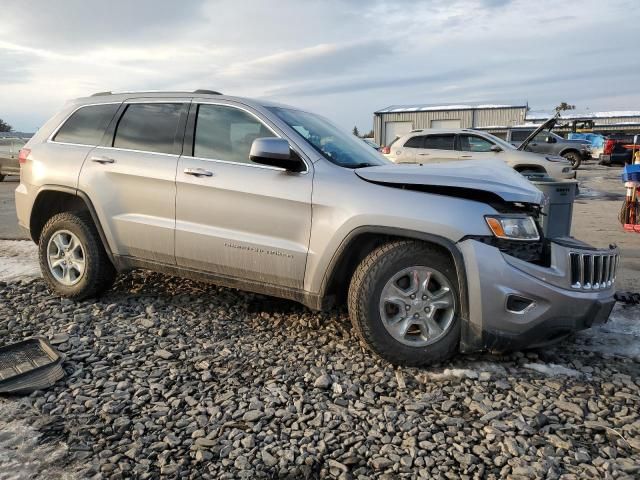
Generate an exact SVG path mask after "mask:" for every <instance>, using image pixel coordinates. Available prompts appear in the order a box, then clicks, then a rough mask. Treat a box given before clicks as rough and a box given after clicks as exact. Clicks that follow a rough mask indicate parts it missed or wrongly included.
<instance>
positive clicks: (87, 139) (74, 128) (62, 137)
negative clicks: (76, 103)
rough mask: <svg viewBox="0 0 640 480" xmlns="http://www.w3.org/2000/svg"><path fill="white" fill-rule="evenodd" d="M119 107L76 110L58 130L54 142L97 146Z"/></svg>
mask: <svg viewBox="0 0 640 480" xmlns="http://www.w3.org/2000/svg"><path fill="white" fill-rule="evenodd" d="M118 107H120V104H118V103H109V104H105V105H88V106H86V107H81V108H79V109H78V110H76V111H75V112H74V113H73V115H71V116H70V117H69V119H68V120H67V121H66V122H65V123H64V125H63V126H62V127H61V128H60V130H58V133H56V135H55V137H53V141H54V142H61V143H75V144H81V145H99V144H100V141H101V140H102V135H104V131H105V130H106V129H107V127H108V126H109V122H111V119H112V118H113V116H114V115H115V114H116V111H117V110H118Z"/></svg>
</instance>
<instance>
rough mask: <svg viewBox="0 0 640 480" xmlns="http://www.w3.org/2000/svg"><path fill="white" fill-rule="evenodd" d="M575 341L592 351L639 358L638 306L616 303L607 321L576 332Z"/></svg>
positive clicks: (639, 328) (639, 319) (579, 346)
mask: <svg viewBox="0 0 640 480" xmlns="http://www.w3.org/2000/svg"><path fill="white" fill-rule="evenodd" d="M577 343H579V344H578V345H577V346H578V348H582V349H585V350H589V351H592V352H598V353H605V354H610V355H617V356H620V357H629V358H635V359H640V306H638V305H622V304H619V303H618V304H616V306H615V307H614V309H613V312H611V317H610V318H609V321H608V322H607V323H605V324H604V325H599V326H597V327H593V328H590V329H588V330H583V331H582V332H580V333H578V335H577Z"/></svg>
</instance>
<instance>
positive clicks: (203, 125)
mask: <svg viewBox="0 0 640 480" xmlns="http://www.w3.org/2000/svg"><path fill="white" fill-rule="evenodd" d="M273 136H274V135H273V133H271V130H269V129H268V128H267V127H265V126H264V124H263V123H262V122H260V120H258V119H257V118H256V117H254V116H253V115H251V114H249V113H247V112H245V111H244V110H239V109H237V108H233V107H225V106H222V105H200V106H199V107H198V116H197V119H196V132H195V139H194V144H193V156H194V157H201V158H210V159H213V160H226V161H229V162H238V163H252V162H251V159H250V158H249V152H250V150H251V144H252V143H253V141H254V140H255V139H256V138H264V137H273Z"/></svg>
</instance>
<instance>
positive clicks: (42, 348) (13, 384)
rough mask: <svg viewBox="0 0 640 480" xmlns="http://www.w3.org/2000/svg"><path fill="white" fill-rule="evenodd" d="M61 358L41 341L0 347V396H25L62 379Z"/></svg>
mask: <svg viewBox="0 0 640 480" xmlns="http://www.w3.org/2000/svg"><path fill="white" fill-rule="evenodd" d="M63 361H64V358H63V356H62V355H61V354H60V353H58V352H57V351H56V350H55V349H53V347H51V345H49V343H48V342H47V341H46V340H44V339H41V338H30V339H27V340H24V341H22V342H18V343H14V344H11V345H6V346H4V347H0V394H10V395H18V394H27V393H31V392H33V391H35V390H43V389H45V388H49V387H51V386H52V385H53V384H54V383H56V382H57V381H58V380H60V379H61V378H62V377H64V370H63V368H62V362H63Z"/></svg>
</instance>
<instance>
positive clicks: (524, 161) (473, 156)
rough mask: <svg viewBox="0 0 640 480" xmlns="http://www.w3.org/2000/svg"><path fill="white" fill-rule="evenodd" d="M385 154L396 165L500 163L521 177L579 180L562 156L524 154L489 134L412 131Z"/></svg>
mask: <svg viewBox="0 0 640 480" xmlns="http://www.w3.org/2000/svg"><path fill="white" fill-rule="evenodd" d="M382 153H383V154H384V155H385V156H386V157H387V158H388V159H389V160H391V161H392V162H394V163H440V162H450V161H454V160H493V159H498V160H502V161H504V162H505V163H506V164H507V165H509V166H511V167H513V168H514V169H515V170H516V171H518V172H520V173H524V172H535V173H546V174H547V175H549V176H550V177H553V178H575V176H576V172H575V171H574V170H572V168H571V163H570V162H569V161H567V160H566V159H564V158H562V157H560V156H554V155H540V154H537V153H531V152H523V151H520V150H517V149H516V148H515V147H514V146H513V145H511V144H509V143H507V142H505V141H504V140H501V139H500V138H498V137H496V136H494V135H491V134H490V133H486V132H481V131H478V130H471V129H460V128H458V129H446V130H444V129H443V130H440V129H433V128H430V129H422V130H413V131H411V132H410V133H408V134H406V135H404V136H402V137H398V138H396V139H395V140H394V141H393V142H391V145H389V146H388V147H385V148H384V149H383V150H382Z"/></svg>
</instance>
